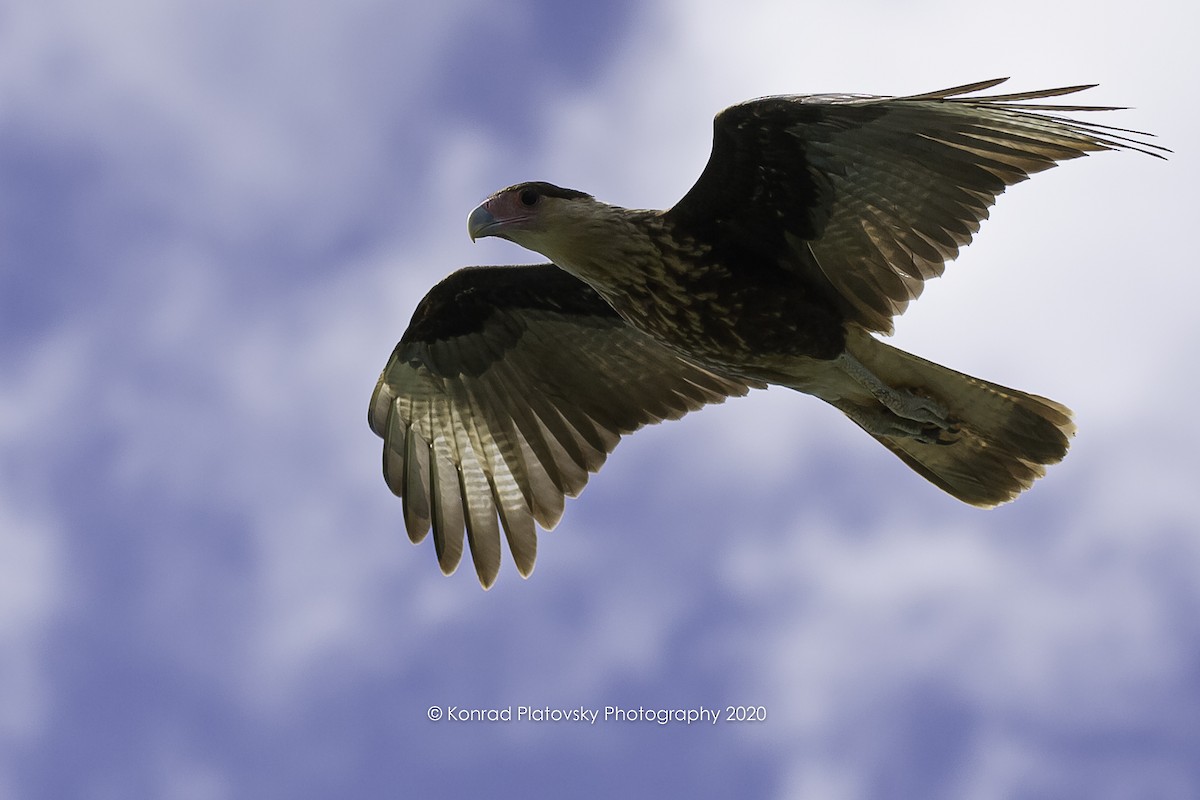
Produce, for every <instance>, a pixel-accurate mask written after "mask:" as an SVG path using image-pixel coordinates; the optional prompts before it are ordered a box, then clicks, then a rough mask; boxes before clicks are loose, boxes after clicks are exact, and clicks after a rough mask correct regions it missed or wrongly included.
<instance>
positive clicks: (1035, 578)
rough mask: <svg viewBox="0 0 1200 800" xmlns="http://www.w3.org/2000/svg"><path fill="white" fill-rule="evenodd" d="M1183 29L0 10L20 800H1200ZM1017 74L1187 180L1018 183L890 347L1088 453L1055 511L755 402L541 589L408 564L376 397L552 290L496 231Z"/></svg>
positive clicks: (664, 190)
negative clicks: (506, 276) (832, 112)
mask: <svg viewBox="0 0 1200 800" xmlns="http://www.w3.org/2000/svg"><path fill="white" fill-rule="evenodd" d="M735 6H736V8H735ZM1196 24H1197V19H1196V12H1195V11H1194V10H1193V9H1191V8H1190V7H1187V6H1186V5H1185V4H1182V3H1169V2H1158V1H1156V0H1150V2H1146V3H1143V4H1141V5H1139V6H1137V7H1136V8H1134V9H1123V10H1122V11H1121V13H1115V12H1104V11H1101V10H1098V9H1097V8H1096V7H1094V6H1092V5H1088V4H1082V3H1062V4H1054V5H1048V4H1044V3H1032V2H1024V0H1019V1H1018V2H1014V3H1008V4H1004V5H1003V8H1001V7H1000V6H997V5H995V4H992V5H987V4H962V3H949V2H931V1H928V0H919V1H917V2H911V3H904V4H899V3H870V2H847V3H839V4H828V3H823V4H811V3H795V2H766V1H765V0H764V1H762V2H758V1H755V0H748V2H744V3H739V4H728V3H715V2H714V3H689V2H683V0H676V1H675V2H671V1H670V0H656V1H654V2H645V3H638V4H634V3H629V2H618V3H613V4H598V3H597V4H575V5H568V4H563V3H553V2H548V1H541V2H539V1H538V0H513V2H508V3H505V4H503V5H502V6H500V5H497V4H494V3H489V4H485V3H481V2H476V1H475V0H446V2H440V3H428V4H414V3H404V4H400V3H386V2H377V1H376V0H349V2H347V0H338V1H337V2H333V1H332V0H303V1H302V2H280V1H279V0H259V2H255V3H239V2H232V1H231V0H216V1H215V2H214V1H213V0H204V1H203V2H201V1H200V0H166V2H148V1H147V0H113V2H110V3H105V4H103V5H98V4H94V3H87V2H82V0H54V1H53V2H41V3H31V2H21V1H18V2H0V798H5V799H7V798H59V797H62V798H67V797H71V798H83V799H85V800H91V799H93V798H95V799H97V800H100V799H105V798H143V797H145V798H163V799H164V800H223V799H225V798H243V797H253V798H285V797H286V798H324V797H331V796H337V797H459V796H467V795H486V796H500V797H506V796H522V797H524V796H541V795H547V796H573V797H581V798H589V797H611V796H645V795H651V794H654V795H664V794H665V795H667V796H672V795H679V796H691V797H697V798H708V797H715V798H725V797H731V796H738V797H751V798H759V797H761V798H830V799H832V800H840V799H843V798H844V799H845V800H852V799H856V798H884V799H885V800H886V799H887V798H913V797H922V798H966V799H967V800H991V799H992V798H1079V797H1088V798H1098V799H1100V800H1107V799H1109V798H1113V799H1117V798H1152V799H1153V798H1162V799H1168V798H1171V799H1173V798H1194V797H1197V796H1200V582H1198V581H1197V577H1196V576H1197V575H1200V510H1198V509H1197V505H1196V500H1195V498H1196V491H1197V488H1196V487H1197V485H1198V482H1200V481H1198V479H1200V469H1198V468H1197V462H1196V458H1195V452H1196V450H1197V448H1198V447H1200V430H1198V428H1197V426H1196V425H1195V424H1194V423H1193V422H1192V419H1193V418H1194V413H1193V406H1194V398H1195V397H1196V396H1197V395H1198V394H1200V381H1197V378H1196V375H1195V373H1194V371H1193V370H1194V369H1195V364H1196V363H1197V350H1198V349H1200V348H1198V347H1197V343H1200V323H1198V322H1197V315H1196V314H1195V312H1194V310H1193V309H1192V308H1191V306H1190V301H1191V298H1192V297H1194V296H1195V295H1196V293H1197V290H1200V279H1198V278H1197V273H1196V271H1195V269H1194V264H1195V256H1194V254H1192V253H1189V252H1186V251H1187V249H1188V247H1189V246H1188V245H1187V242H1188V241H1189V240H1190V233H1191V229H1192V227H1193V225H1194V220H1193V219H1192V213H1191V212H1192V210H1193V207H1194V199H1193V192H1192V191H1191V190H1189V189H1187V187H1188V186H1194V185H1195V182H1196V179H1197V177H1198V176H1197V161H1196V158H1195V155H1194V153H1191V152H1189V145H1190V144H1191V143H1193V142H1195V141H1197V138H1198V135H1197V134H1198V130H1197V128H1198V127H1200V125H1198V120H1197V114H1196V111H1195V108H1194V103H1191V102H1190V100H1189V98H1191V97H1192V95H1193V94H1194V86H1192V85H1191V80H1190V79H1191V78H1192V77H1194V75H1196V74H1197V69H1198V67H1200V64H1198V63H1197V60H1198V59H1197V56H1196V55H1195V48H1194V47H1193V42H1192V38H1193V37H1192V36H1191V33H1190V32H1191V31H1194V30H1195V29H1196ZM1005 75H1011V76H1012V78H1013V81H1012V83H1010V84H1009V85H1010V86H1011V87H1012V88H1013V89H1014V90H1021V89H1035V88H1042V87H1046V86H1056V85H1066V84H1075V83H1099V84H1100V87H1099V88H1098V89H1095V90H1092V92H1090V93H1089V95H1088V98H1089V100H1090V101H1093V102H1096V103H1099V104H1110V105H1122V106H1130V107H1132V108H1131V110H1128V111H1121V112H1110V113H1109V114H1108V115H1107V116H1105V117H1104V118H1103V121H1105V122H1107V123H1111V124H1113V125H1118V126H1122V127H1127V128H1134V129H1138V130H1145V131H1151V132H1153V133H1156V134H1157V135H1158V136H1159V141H1161V142H1162V143H1163V144H1164V145H1166V146H1167V147H1170V148H1172V149H1173V150H1174V151H1175V154H1174V155H1173V156H1172V157H1171V159H1170V160H1169V161H1166V162H1163V161H1158V160H1155V159H1152V158H1148V157H1145V156H1141V155H1138V154H1135V153H1102V154H1099V155H1097V156H1095V157H1090V158H1087V159H1082V160H1079V161H1074V162H1071V163H1069V164H1067V165H1065V166H1064V167H1062V168H1061V169H1057V170H1054V171H1052V172H1050V173H1045V174H1041V175H1038V176H1036V177H1035V178H1034V179H1033V180H1032V181H1030V182H1028V183H1024V184H1021V185H1020V186H1017V187H1015V188H1014V189H1012V190H1011V191H1010V192H1009V193H1008V194H1006V195H1004V196H1003V197H1001V199H1000V202H999V204H998V205H997V207H996V209H995V210H994V213H993V216H992V219H991V220H989V221H988V222H986V223H985V224H984V227H983V230H982V233H981V235H980V236H979V237H978V239H977V240H976V242H975V244H974V245H972V246H971V247H970V248H968V250H966V251H965V252H964V254H963V255H962V257H961V258H960V259H959V260H958V261H957V262H956V263H955V264H954V265H952V267H951V268H950V269H949V270H948V271H947V274H946V276H945V277H944V278H942V279H939V280H937V281H934V282H932V283H931V284H930V285H929V286H928V287H927V290H926V292H925V294H924V295H923V296H922V298H921V299H920V300H919V301H918V302H916V303H914V304H913V305H912V306H911V307H910V309H909V310H908V312H907V313H906V314H905V316H904V317H902V318H901V319H899V320H898V321H897V333H896V335H895V336H894V337H893V339H892V343H893V344H896V345H897V346H900V347H903V348H905V349H908V350H912V351H915V352H917V353H919V354H921V355H922V356H924V357H926V358H931V359H934V360H936V361H939V362H940V363H944V364H947V365H949V366H952V367H955V368H957V369H961V370H964V371H966V372H969V373H971V374H976V375H980V376H982V377H985V378H988V379H989V380H993V381H996V382H999V383H1001V384H1006V385H1012V386H1017V387H1019V388H1023V389H1026V390H1029V391H1034V392H1037V393H1039V394H1043V395H1046V396H1049V397H1053V398H1055V399H1057V400H1059V401H1061V402H1064V403H1066V404H1067V405H1069V406H1071V407H1072V408H1073V409H1074V410H1075V412H1076V415H1077V422H1078V424H1079V433H1078V435H1077V437H1076V439H1075V442H1074V444H1073V448H1072V450H1071V453H1070V454H1069V455H1068V457H1067V459H1066V460H1065V461H1064V462H1063V463H1062V464H1060V465H1058V466H1055V467H1053V468H1052V469H1051V470H1050V471H1049V474H1048V476H1047V477H1046V478H1044V479H1043V480H1042V481H1040V482H1039V483H1038V484H1037V485H1035V487H1034V488H1033V489H1032V490H1031V491H1030V492H1028V493H1026V494H1025V495H1023V496H1022V497H1021V498H1020V499H1018V500H1017V501H1016V502H1015V503H1011V504H1009V505H1006V506H1003V507H1001V508H999V509H995V510H990V511H982V510H979V509H974V508H970V507H966V506H962V505H961V504H958V503H957V502H956V501H954V500H953V499H951V498H949V497H947V496H944V495H942V494H941V493H940V492H938V491H937V490H936V489H934V488H933V487H931V486H930V485H928V484H926V483H925V481H924V480H923V479H921V478H920V477H919V476H917V475H915V474H914V473H912V472H911V471H910V470H908V469H907V468H906V467H905V466H904V465H903V464H901V463H900V462H899V461H898V460H897V459H895V458H894V457H893V456H891V455H890V454H888V453H887V452H886V451H884V450H883V449H882V448H880V447H879V446H878V445H877V444H876V443H875V442H873V441H871V440H870V438H869V437H866V436H864V435H863V434H862V433H861V431H859V430H858V429H857V428H855V426H854V425H852V424H851V423H849V422H848V421H846V420H845V419H843V418H841V417H840V415H839V414H838V413H837V412H836V411H835V410H833V409H831V408H829V407H826V406H824V405H823V404H821V403H820V402H819V401H817V400H815V399H813V398H809V397H804V396H801V395H798V394H795V393H792V392H788V391H786V390H780V389H773V390H769V391H766V392H755V393H752V394H751V395H750V396H749V397H747V398H742V399H738V400H735V401H731V402H729V403H727V404H725V405H722V406H717V407H711V408H708V409H705V410H704V411H703V412H702V413H699V414H693V415H689V416H688V417H687V418H685V419H684V420H682V421H679V422H671V423H667V424H664V425H660V426H656V427H653V428H649V429H645V430H643V431H641V432H639V433H638V434H637V435H636V436H634V437H631V438H629V439H628V440H627V441H625V442H623V443H622V445H621V446H620V447H619V448H618V449H617V451H616V452H615V453H614V454H613V455H612V456H611V457H610V459H609V461H608V463H607V465H606V466H605V468H604V469H603V470H602V471H601V472H600V474H599V475H597V476H595V477H594V478H593V479H592V481H591V483H590V485H589V486H588V488H587V490H586V491H585V492H584V493H583V494H582V495H581V497H580V498H578V499H576V500H571V501H568V505H567V510H566V514H565V516H564V519H563V521H562V522H561V523H560V525H559V526H558V527H557V528H556V529H555V530H554V531H553V532H550V533H545V534H543V535H542V536H541V538H540V547H539V558H538V564H537V569H536V570H535V571H534V573H533V575H532V577H530V578H529V579H528V580H523V579H521V578H520V576H519V575H518V574H517V572H516V570H515V568H513V566H512V564H511V562H507V563H505V565H504V566H503V568H502V571H501V575H500V578H499V580H498V582H497V584H496V585H495V586H494V587H493V588H492V589H491V590H490V591H487V592H484V591H482V590H481V589H480V588H479V586H478V583H477V581H476V579H475V576H474V575H473V572H472V570H471V569H470V567H469V565H468V566H466V567H465V568H463V569H460V570H459V571H458V572H457V573H455V574H454V575H452V576H450V577H444V576H442V575H441V573H440V572H439V570H438V568H437V563H436V560H435V557H434V553H433V547H432V544H431V543H430V542H425V543H423V544H421V545H418V546H415V547H414V546H413V545H411V544H410V543H409V542H408V541H407V538H406V536H405V535H404V532H403V522H402V519H401V507H400V502H399V501H398V500H397V499H396V498H394V497H393V496H392V495H391V494H390V493H389V492H388V490H387V488H386V486H385V485H384V483H383V480H382V477H381V474H380V441H379V440H378V439H377V438H376V437H375V436H374V435H373V434H372V433H371V432H370V430H369V429H368V428H367V424H366V409H367V402H368V400H369V398H370V394H371V390H372V389H373V387H374V383H375V380H376V378H377V376H378V374H379V370H380V369H381V368H382V366H383V364H384V362H385V361H386V359H387V356H388V355H389V353H390V352H391V349H392V347H393V346H394V344H395V342H396V340H397V339H398V338H399V336H400V334H401V333H402V332H403V330H404V328H405V326H406V324H407V322H408V319H409V316H410V315H411V313H412V310H413V308H414V307H415V306H416V304H417V302H418V301H419V300H420V298H421V297H422V296H423V294H424V292H425V291H426V290H427V289H428V288H429V287H430V286H432V285H433V284H434V283H435V282H436V281H437V280H438V279H440V278H441V277H443V276H444V275H446V274H448V273H449V272H451V271H452V270H454V269H456V268H458V267H460V266H464V265H467V264H503V263H528V262H531V261H535V260H538V257H536V256H534V255H532V254H529V253H527V252H524V251H522V250H520V249H519V248H517V247H516V246H515V245H512V244H510V243H507V242H501V241H496V240H485V241H481V242H479V243H477V244H472V243H471V242H470V240H469V238H468V237H467V234H466V230H465V218H466V215H467V213H468V212H469V211H470V210H471V208H473V207H474V206H475V205H476V204H477V203H478V202H479V201H480V200H481V199H482V198H484V197H485V196H487V195H488V194H490V193H491V192H492V191H494V190H496V189H498V188H500V187H503V186H506V185H509V184H512V183H515V182H518V181H521V180H535V179H536V180H549V181H552V182H554V183H557V184H560V185H565V186H571V187H574V188H580V189H584V190H586V191H588V192H590V193H592V194H595V195H596V196H597V197H598V198H600V199H603V200H606V201H609V202H613V203H617V204H620V205H626V206H633V207H648V208H661V207H666V206H669V205H670V204H672V203H673V202H674V201H675V200H676V199H678V197H680V196H681V195H682V194H683V192H684V191H686V189H687V188H688V187H689V186H690V185H691V182H692V181H693V180H694V179H695V177H696V176H697V175H698V174H699V172H700V170H701V168H702V167H703V164H704V161H705V159H706V158H707V154H708V149H709V146H710V137H711V119H712V116H713V115H714V114H715V113H716V112H717V111H719V110H720V109H721V108H723V107H725V106H727V105H730V104H732V103H735V102H738V101H741V100H744V99H747V98H750V97H755V96H761V95H768V94H779V93H797V94H804V93H821V92H864V93H871V94H902V93H916V92H922V91H928V90H932V89H936V88H941V87H945V86H951V85H955V84H960V83H967V82H971V81H976V80H982V79H986V78H991V77H1000V76H1005ZM1181 100H1188V101H1187V102H1181ZM522 708H527V709H535V710H537V711H538V712H540V713H542V714H545V715H548V714H549V713H550V712H549V710H560V709H561V710H567V711H570V710H575V711H576V712H579V713H575V718H565V719H549V720H530V719H518V718H517V717H518V716H520V715H521V714H522V711H521V709H522ZM731 708H732V709H738V708H742V709H751V713H750V716H752V717H754V719H750V720H737V719H730V718H729V716H730V713H729V712H730V709H731ZM431 709H433V710H434V711H433V712H432V714H438V715H441V718H440V719H437V720H432V719H430V716H431ZM605 709H619V710H620V712H621V713H622V714H623V716H624V717H625V718H622V719H615V718H613V715H615V714H616V711H612V712H610V714H609V718H608V719H606V718H605ZM701 709H706V710H716V712H717V713H718V715H719V719H718V721H717V723H716V724H712V723H710V722H708V721H707V719H705V720H704V721H697V722H695V723H692V724H689V723H688V722H687V720H686V712H687V711H689V710H690V711H692V712H694V713H695V714H699V711H700V710H701ZM505 710H507V711H508V713H511V714H512V716H513V719H511V720H503V719H500V720H496V721H486V720H459V719H457V718H455V719H451V718H450V717H457V716H460V715H461V714H462V713H463V712H464V711H474V712H477V713H478V714H485V713H487V712H489V711H490V712H491V713H493V714H495V715H500V714H501V712H503V711H505ZM583 712H586V713H587V714H590V713H592V712H595V713H597V714H598V715H599V719H597V721H596V722H594V723H592V722H590V721H587V720H581V719H578V717H581V716H584V713H583ZM646 712H649V713H650V715H651V717H652V718H651V719H649V720H646V719H629V718H628V717H629V716H630V715H631V714H632V715H634V716H637V715H638V714H639V713H646ZM673 712H678V714H675V713H673ZM660 713H661V714H664V715H666V716H667V717H669V718H668V719H667V721H666V723H665V724H660V723H659V722H658V721H657V719H655V718H654V715H655V714H660ZM706 713H707V712H706ZM760 716H765V719H758V718H757V717H760ZM676 717H683V719H677V718H676Z"/></svg>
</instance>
